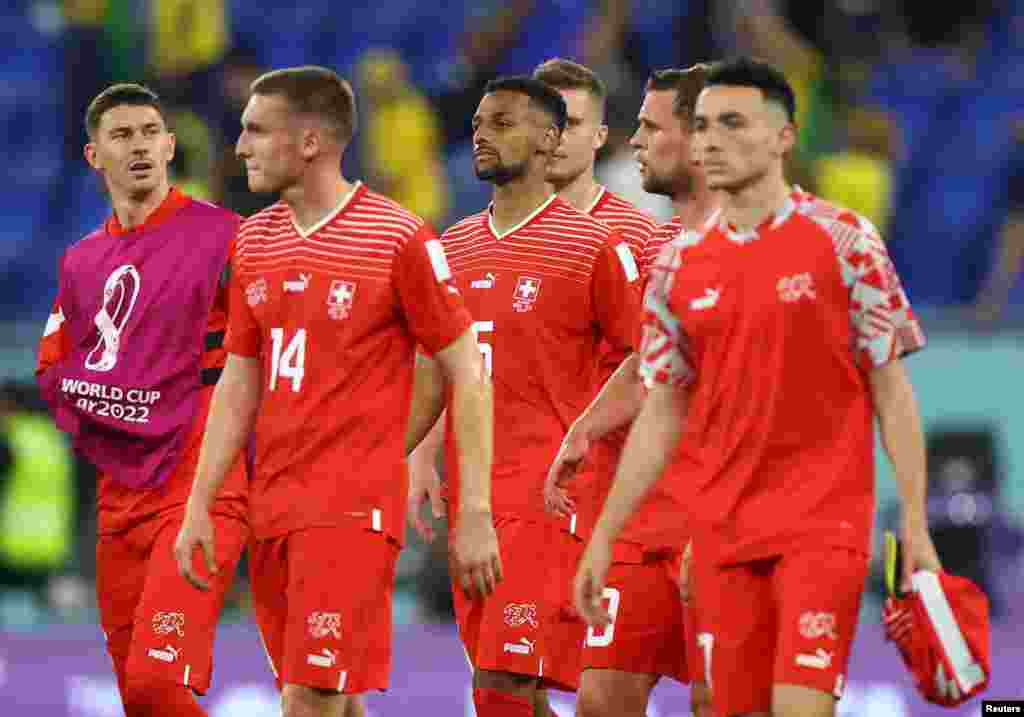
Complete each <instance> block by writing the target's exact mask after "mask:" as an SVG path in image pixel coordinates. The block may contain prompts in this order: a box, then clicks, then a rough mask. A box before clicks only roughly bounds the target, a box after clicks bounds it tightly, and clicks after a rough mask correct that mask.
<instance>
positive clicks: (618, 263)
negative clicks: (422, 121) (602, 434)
mask: <svg viewBox="0 0 1024 717" xmlns="http://www.w3.org/2000/svg"><path fill="white" fill-rule="evenodd" d="M565 121H566V109H565V101H564V100H563V99H562V97H561V95H559V93H558V92H557V91H555V90H554V89H552V88H550V87H548V86H547V85H545V84H544V83H543V82H540V81H538V80H535V79H532V78H530V77H506V78H501V79H498V80H495V81H493V82H491V83H490V84H488V85H487V87H486V89H485V93H484V97H483V99H482V100H481V101H480V104H479V106H478V108H477V111H476V114H475V115H474V117H473V145H474V153H473V156H474V166H475V170H476V173H477V176H478V177H480V179H482V180H484V181H487V182H490V183H492V184H493V185H494V195H493V202H492V204H491V206H490V207H488V208H487V209H486V210H484V211H482V212H480V213H478V214H474V215H472V216H470V217H468V218H467V219H464V220H462V221H461V222H459V223H457V224H456V225H455V226H453V227H452V228H450V229H449V230H448V231H446V232H445V233H444V235H443V236H442V238H441V240H442V243H444V245H445V250H446V252H447V253H448V256H449V260H450V261H451V267H452V273H453V274H454V276H455V281H456V283H457V285H458V286H459V288H460V289H461V290H462V292H463V293H464V294H465V295H466V303H467V306H469V308H470V310H471V311H472V312H473V317H474V318H475V319H476V323H475V325H474V326H475V328H476V331H477V338H478V341H479V344H480V351H481V353H482V354H483V355H484V356H485V360H486V363H487V365H488V367H489V369H490V370H491V372H492V376H493V381H494V386H495V389H494V390H495V397H494V406H495V408H494V414H495V425H496V426H500V430H498V431H496V433H495V453H494V455H495V460H494V472H493V494H494V518H495V524H496V527H497V530H498V537H499V540H500V542H501V546H502V559H503V561H504V563H503V564H504V568H505V580H504V581H503V582H502V583H501V585H499V586H498V588H497V590H496V591H495V593H494V595H492V596H491V597H489V598H487V599H484V600H470V599H467V598H466V597H465V596H464V595H462V593H461V592H460V591H456V593H455V608H456V615H457V617H458V621H459V629H460V634H461V637H462V640H463V643H464V645H465V647H466V652H467V654H468V656H469V659H470V662H471V663H472V665H473V668H474V678H473V686H474V690H473V699H474V703H475V704H476V710H477V714H478V715H480V717H520V716H522V717H528V716H529V715H532V714H533V712H534V699H535V697H536V692H537V689H538V687H540V688H543V687H546V686H553V687H558V688H560V689H572V688H573V685H572V684H566V683H564V682H562V681H561V680H563V679H569V680H571V681H572V682H575V680H576V675H575V674H573V675H569V676H568V678H566V677H565V676H563V675H561V674H560V673H559V672H558V671H557V670H558V664H557V661H558V659H559V658H560V655H559V653H558V651H557V649H555V647H553V640H554V641H557V635H556V634H555V633H554V632H553V630H552V627H553V625H555V623H556V622H557V621H558V620H559V619H560V617H559V613H560V611H561V609H562V608H563V607H564V606H566V603H567V600H568V598H567V595H566V591H567V589H568V587H569V586H568V582H569V581H568V580H567V579H565V577H566V570H565V567H564V566H563V565H562V564H561V561H563V560H564V559H565V556H564V553H563V551H561V550H560V549H558V546H561V545H562V544H563V542H562V541H563V538H562V536H563V535H564V528H563V526H561V525H560V524H559V523H558V522H557V521H556V520H555V519H553V518H552V517H551V516H548V515H547V514H546V513H545V511H544V506H543V502H542V498H541V496H542V493H541V491H542V488H543V484H544V477H545V474H546V472H547V466H548V464H549V462H550V460H551V457H552V456H553V455H554V453H555V451H556V450H557V448H558V444H559V442H560V441H561V439H562V436H563V435H564V434H565V431H566V429H567V428H568V427H569V425H570V424H571V423H572V421H573V420H574V419H575V418H576V416H577V415H579V413H580V411H581V410H582V409H583V408H584V406H585V405H586V404H587V402H588V401H589V399H590V397H591V396H592V395H593V390H594V381H595V377H596V375H597V371H598V370H599V356H600V354H599V350H600V346H601V343H602V342H603V341H606V342H607V343H608V344H609V345H611V347H612V348H613V349H614V350H617V351H626V352H628V351H630V350H631V347H632V345H633V339H634V335H635V333H636V328H637V326H636V325H637V317H636V314H635V313H634V312H638V311H639V310H640V309H639V303H638V302H639V300H640V297H639V272H638V270H637V268H636V262H635V260H634V258H633V255H632V253H631V252H630V250H629V246H628V244H627V243H626V242H625V240H623V239H622V237H621V235H619V234H618V233H617V232H615V231H613V230H611V229H609V228H608V227H607V225H605V224H602V223H600V222H598V221H596V220H595V219H593V218H592V217H590V216H588V215H586V214H583V213H581V212H578V211H577V210H575V209H573V208H572V206H570V205H569V204H568V203H567V202H565V201H564V200H562V199H559V198H558V197H556V196H554V195H553V194H551V191H550V188H549V186H548V184H547V169H548V165H549V163H550V161H551V156H552V154H553V153H554V152H555V150H556V149H557V148H558V146H559V142H560V136H561V132H562V130H563V129H564V127H565ZM449 420H450V419H449ZM448 447H449V448H450V442H449V444H448ZM448 465H449V466H452V465H453V463H452V461H451V457H450V452H449V453H448ZM453 472H454V473H455V475H454V476H453V477H452V480H451V481H450V483H449V488H450V491H451V496H452V497H453V498H457V497H458V496H459V493H460V492H461V490H462V489H463V482H462V473H461V467H459V470H457V471H453ZM452 504H453V505H458V501H457V500H452ZM450 519H451V521H452V523H453V525H455V526H456V528H458V526H459V523H460V522H461V520H462V516H461V513H460V511H458V510H453V511H452V515H451V516H450ZM553 546H554V549H553ZM545 572H546V574H547V575H548V576H549V577H550V579H547V580H546V579H545V578H544V575H545ZM560 577H561V578H562V579H559V578H560ZM563 583H565V584H564V585H563ZM553 661H554V663H553ZM539 707H540V708H542V709H547V708H546V706H544V705H539Z"/></svg>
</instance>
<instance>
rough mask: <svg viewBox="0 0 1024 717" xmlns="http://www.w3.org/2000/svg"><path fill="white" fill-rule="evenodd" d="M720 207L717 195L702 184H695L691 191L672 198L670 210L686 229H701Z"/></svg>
mask: <svg viewBox="0 0 1024 717" xmlns="http://www.w3.org/2000/svg"><path fill="white" fill-rule="evenodd" d="M721 205H722V201H721V198H720V197H719V196H718V193H717V192H712V191H711V190H710V189H708V187H707V185H706V184H704V183H703V182H697V183H696V184H695V186H694V189H693V191H690V192H687V193H685V194H677V195H676V196H675V197H673V198H672V209H673V211H674V213H675V215H676V216H678V217H679V218H680V220H681V221H682V224H683V227H684V228H686V229H698V228H699V227H701V226H702V225H703V224H704V223H705V222H706V221H707V220H708V218H709V217H710V216H711V213H712V212H715V211H717V210H718V209H719V207H721Z"/></svg>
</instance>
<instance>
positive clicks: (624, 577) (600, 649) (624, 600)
mask: <svg viewBox="0 0 1024 717" xmlns="http://www.w3.org/2000/svg"><path fill="white" fill-rule="evenodd" d="M678 574H679V562H678V560H676V559H675V556H673V555H665V554H661V555H658V554H651V555H648V556H646V557H645V559H644V560H643V562H641V563H613V564H612V567H611V569H610V570H609V571H608V578H607V581H606V587H605V589H604V598H605V606H606V607H607V609H608V612H609V614H610V615H611V617H612V622H611V624H609V625H608V626H607V627H606V628H604V629H603V630H602V629H594V628H588V629H587V634H586V642H585V644H584V648H583V669H599V670H618V671H620V672H632V673H636V674H648V675H664V676H666V677H671V678H673V679H675V680H678V681H679V682H682V683H684V684H685V683H687V682H688V681H689V674H688V672H687V669H686V666H687V657H688V655H687V645H688V643H689V642H690V641H691V639H692V640H694V641H695V639H696V638H695V637H694V636H693V634H692V632H690V631H688V630H687V629H686V627H687V626H686V613H687V612H689V610H688V609H686V608H684V605H683V602H682V599H681V598H680V596H679V583H678V581H677V576H678ZM694 649H695V648H694Z"/></svg>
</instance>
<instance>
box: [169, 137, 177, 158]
mask: <svg viewBox="0 0 1024 717" xmlns="http://www.w3.org/2000/svg"><path fill="white" fill-rule="evenodd" d="M177 147H178V136H177V135H176V134H174V132H168V133H167V161H168V162H171V161H173V160H174V151H175V150H176V149H177Z"/></svg>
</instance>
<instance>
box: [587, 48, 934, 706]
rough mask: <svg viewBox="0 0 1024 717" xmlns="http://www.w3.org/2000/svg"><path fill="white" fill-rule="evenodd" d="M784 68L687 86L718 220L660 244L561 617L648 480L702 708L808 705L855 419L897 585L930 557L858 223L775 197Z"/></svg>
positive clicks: (849, 548)
mask: <svg viewBox="0 0 1024 717" xmlns="http://www.w3.org/2000/svg"><path fill="white" fill-rule="evenodd" d="M794 114H795V101H794V98H793V91H792V88H791V87H790V85H789V83H788V82H787V81H786V79H785V77H784V76H782V74H781V73H779V72H778V71H777V70H775V69H774V68H772V67H771V66H769V65H766V64H763V63H761V62H758V61H753V60H749V59H744V58H740V59H737V60H733V61H729V62H725V63H722V64H719V65H716V66H715V67H714V68H713V69H712V70H711V71H710V72H709V73H708V76H707V77H706V78H705V89H704V90H703V91H702V92H701V94H700V96H699V98H698V100H697V106H696V109H695V113H694V125H693V127H694V132H693V146H694V149H695V151H696V154H697V157H698V159H699V160H700V161H701V162H702V167H703V169H704V172H705V177H706V180H707V183H708V186H709V188H711V189H713V190H718V191H720V192H722V195H723V199H722V203H723V205H722V210H721V212H719V213H717V214H715V215H713V216H712V217H711V219H709V221H708V222H707V223H706V224H705V225H704V226H703V227H701V228H700V229H699V230H697V231H689V232H685V233H684V234H683V235H682V236H681V237H680V238H679V239H677V240H675V241H674V242H673V243H672V244H670V245H668V246H667V247H666V248H665V250H664V251H663V252H662V254H661V256H660V257H659V260H658V263H659V265H661V266H663V267H664V269H663V271H662V272H661V273H659V274H656V275H655V280H654V281H653V282H652V284H651V285H650V286H649V287H648V290H647V293H646V295H645V307H646V317H647V318H646V320H645V327H644V339H643V347H642V369H643V373H644V377H645V380H646V381H647V382H648V383H649V384H650V386H651V390H650V392H649V394H648V396H647V398H646V400H645V402H644V405H643V408H642V410H641V412H640V415H639V416H638V417H637V420H636V422H635V423H634V424H633V428H632V430H631V431H630V435H629V439H628V441H627V443H626V447H625V450H624V453H623V456H622V462H621V463H620V465H619V469H618V471H617V473H616V477H615V482H614V485H613V487H612V490H611V493H610V494H609V497H608V500H607V502H606V503H605V506H604V510H603V511H602V515H601V517H600V518H599V519H598V523H597V525H596V526H595V528H594V532H593V536H592V538H591V541H590V543H589V544H588V546H587V549H586V551H585V553H584V556H583V558H582V560H581V562H580V568H579V572H578V574H577V578H576V585H575V593H576V601H577V607H578V608H579V609H580V611H581V613H582V614H583V615H584V616H585V617H586V618H587V620H588V621H589V622H591V623H592V624H604V623H606V622H607V621H608V615H607V614H606V612H605V611H604V610H603V609H602V607H601V602H600V598H601V594H602V590H603V588H604V586H605V581H606V576H607V574H608V566H609V564H610V562H611V559H612V545H613V542H614V540H615V538H616V537H617V535H618V534H619V532H620V531H621V529H622V526H623V525H624V523H625V521H626V519H627V518H628V516H629V515H630V514H631V513H632V512H633V510H634V509H635V507H636V506H637V505H639V503H640V501H641V500H642V498H643V496H644V495H645V494H646V493H647V491H648V489H649V488H650V487H651V486H652V485H653V484H654V483H655V482H656V481H657V480H658V478H659V477H660V476H661V474H662V472H663V471H664V469H665V467H666V465H667V464H668V462H669V459H670V456H671V457H672V458H674V460H675V464H674V467H673V469H672V471H671V472H670V474H669V477H668V479H667V481H666V482H667V483H671V484H672V486H671V488H672V490H673V491H675V492H676V493H677V495H678V497H679V502H680V504H681V505H683V506H685V507H686V513H685V515H681V516H680V520H685V521H686V522H687V523H688V525H689V527H690V530H691V531H692V532H693V535H694V540H693V544H694V555H695V556H696V559H695V561H694V566H695V569H696V571H697V575H696V579H695V593H696V594H695V602H696V608H697V615H698V618H699V620H700V622H701V634H700V636H699V641H700V646H701V649H702V651H703V653H704V657H705V669H706V673H707V679H708V683H709V684H710V686H711V689H712V696H713V702H714V706H715V714H717V715H721V716H725V717H735V716H736V715H769V714H770V715H775V716H776V717H790V716H794V717H795V716H796V715H800V716H801V717H819V716H820V717H825V716H830V715H833V714H834V713H835V704H836V700H837V699H838V697H839V696H840V695H841V694H842V690H843V685H844V683H845V681H846V665H847V660H848V657H849V652H850V646H851V643H852V640H853V634H854V630H855V625H856V621H857V613H858V608H859V605H860V597H861V591H862V589H863V584H864V578H865V577H866V575H867V569H868V568H867V564H868V553H869V540H870V535H871V519H872V514H873V508H874V499H873V498H874V496H873V486H874V475H873V474H874V456H873V453H874V450H873V449H874V431H873V420H874V418H875V417H876V416H877V418H878V422H879V426H880V429H881V433H882V442H883V445H884V446H885V448H886V451H887V453H888V456H889V458H890V460H891V461H892V463H893V465H894V468H895V475H896V479H897V481H898V482H899V485H900V492H901V497H902V504H903V525H902V534H903V541H904V545H905V546H906V550H907V552H906V555H905V560H904V564H903V584H904V587H905V588H906V589H909V582H910V575H911V573H912V571H913V570H915V569H927V570H938V569H939V567H940V565H939V561H938V557H937V555H936V552H935V548H934V545H933V544H932V541H931V538H930V536H929V534H928V529H927V522H926V514H925V470H926V468H925V451H924V446H923V437H922V431H921V422H920V418H919V414H918V410H917V404H916V400H915V398H914V394H913V389H912V387H911V385H910V382H909V379H908V377H907V374H906V371H905V369H904V366H903V364H902V362H901V357H902V356H904V355H905V354H907V353H909V352H912V351H914V350H916V349H918V348H920V347H921V346H922V345H923V343H924V337H923V335H922V333H921V329H920V327H919V326H918V324H917V321H916V319H915V317H914V315H913V313H912V311H911V309H910V306H909V303H908V301H907V297H906V295H905V293H904V292H903V290H902V288H901V286H900V282H899V279H898V278H897V276H896V273H895V271H894V269H893V266H892V263H891V262H890V260H889V258H888V256H887V254H886V250H885V245H884V244H883V243H882V240H881V238H880V237H879V235H878V233H877V231H876V230H875V228H874V227H872V226H871V225H870V224H869V223H868V222H867V221H866V220H864V219H862V218H860V217H858V216H856V215H854V214H853V213H851V212H849V211H847V210H845V209H843V208H841V207H837V206H835V205H832V204H829V203H826V202H824V201H821V200H819V199H816V198H814V197H812V196H810V195H808V194H806V193H803V192H801V191H794V190H793V189H792V188H791V187H790V186H789V185H788V184H787V183H786V180H785V177H784V173H783V158H784V157H785V155H786V154H787V153H788V152H789V151H790V150H791V149H792V147H793V145H794V143H795V140H796V127H795V125H794Z"/></svg>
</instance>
